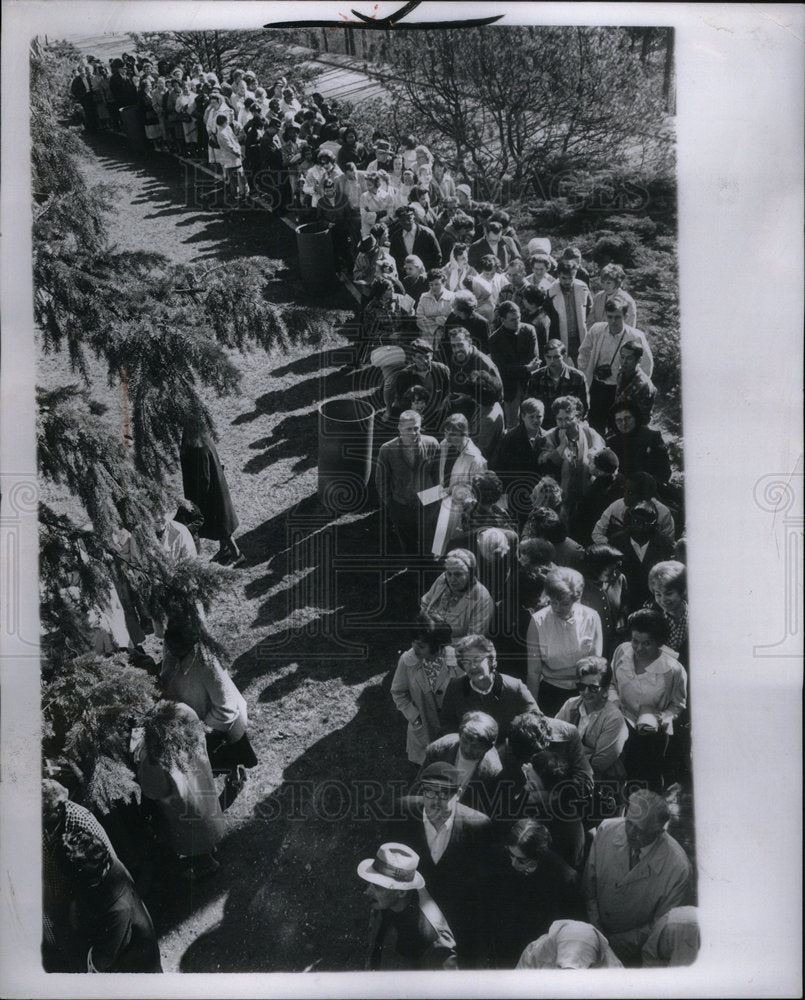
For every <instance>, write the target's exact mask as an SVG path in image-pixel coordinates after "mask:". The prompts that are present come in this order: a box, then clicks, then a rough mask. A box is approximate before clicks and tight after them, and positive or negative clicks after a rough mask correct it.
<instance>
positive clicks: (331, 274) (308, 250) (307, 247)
mask: <svg viewBox="0 0 805 1000" xmlns="http://www.w3.org/2000/svg"><path fill="white" fill-rule="evenodd" d="M296 249H297V252H298V254H299V270H300V272H301V274H302V282H303V284H304V286H305V288H306V289H307V291H308V292H310V293H311V294H312V295H322V294H323V293H324V292H328V291H329V290H330V289H331V288H332V287H333V286H334V285H335V282H336V273H335V255H334V254H333V238H332V236H331V235H330V223H329V222H327V221H326V220H324V219H319V220H318V221H316V222H305V223H303V224H302V225H301V226H297V227H296Z"/></svg>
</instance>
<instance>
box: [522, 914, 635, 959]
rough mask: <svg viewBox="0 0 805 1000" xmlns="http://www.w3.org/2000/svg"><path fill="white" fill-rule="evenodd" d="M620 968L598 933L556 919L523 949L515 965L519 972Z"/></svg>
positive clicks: (595, 930) (573, 921)
mask: <svg viewBox="0 0 805 1000" xmlns="http://www.w3.org/2000/svg"><path fill="white" fill-rule="evenodd" d="M622 967H623V966H622V965H621V962H620V961H619V959H618V957H617V956H616V955H615V953H614V952H613V951H612V949H611V948H610V946H609V944H608V943H607V939H606V938H605V937H604V935H603V934H602V933H601V931H599V930H598V929H597V928H595V927H593V925H592V924H585V923H582V921H580V920H555V921H554V922H553V923H552V924H551V926H550V927H549V928H548V933H547V934H543V935H542V937H541V938H538V939H537V940H536V941H532V942H531V944H529V945H528V946H527V947H526V949H525V951H524V952H523V954H522V955H521V956H520V961H519V962H518V963H517V968H518V969H620V968H622Z"/></svg>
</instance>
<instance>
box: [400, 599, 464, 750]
mask: <svg viewBox="0 0 805 1000" xmlns="http://www.w3.org/2000/svg"><path fill="white" fill-rule="evenodd" d="M450 641H451V630H450V626H449V625H448V624H447V623H446V622H445V621H443V620H442V619H440V618H435V617H431V616H430V615H428V614H425V613H420V614H419V616H418V618H417V624H416V627H415V629H414V633H413V637H412V641H411V648H410V649H408V650H406V651H405V652H404V653H403V654H402V655H401V656H400V659H399V661H398V663H397V669H396V670H395V671H394V678H393V679H392V682H391V697H392V698H393V699H394V704H395V705H396V706H397V709H398V710H399V711H400V712H402V714H403V715H404V716H405V718H406V719H407V720H408V732H407V736H406V746H405V749H406V753H407V754H408V759H409V760H410V761H411V763H412V764H421V763H422V762H423V761H424V759H425V750H426V749H427V747H428V744H430V743H432V742H433V741H434V740H435V739H436V738H437V737H438V735H439V709H440V708H441V707H442V700H443V698H444V692H445V691H446V690H447V685H448V683H449V682H450V681H451V680H452V679H453V678H454V677H462V676H463V671H462V669H461V667H460V666H459V665H458V663H457V661H456V655H455V652H454V651H453V647H452V646H451V645H450Z"/></svg>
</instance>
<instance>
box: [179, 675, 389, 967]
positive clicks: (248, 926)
mask: <svg viewBox="0 0 805 1000" xmlns="http://www.w3.org/2000/svg"><path fill="white" fill-rule="evenodd" d="M389 684H390V680H389V677H388V676H386V677H384V678H383V679H382V680H380V681H379V682H378V679H377V678H374V679H373V680H371V681H369V682H367V684H366V686H365V687H364V689H363V690H362V691H361V693H360V695H359V696H358V699H357V706H358V711H357V714H355V715H354V716H353V718H351V719H350V720H349V721H348V722H347V723H346V724H345V725H343V726H341V727H340V728H338V729H336V730H335V731H333V732H332V733H328V734H327V735H326V736H324V737H322V738H321V739H320V740H318V741H317V742H316V743H314V744H313V745H312V746H311V747H309V748H308V749H307V750H305V752H304V753H302V754H301V755H300V756H299V757H298V758H297V759H296V760H295V761H293V763H291V764H290V765H289V766H288V767H287V768H286V769H285V771H284V773H283V778H282V783H281V784H280V785H279V787H277V788H276V789H275V790H274V791H273V792H271V793H270V794H269V795H268V796H266V797H264V798H263V799H261V800H260V801H259V802H258V803H257V805H256V806H255V808H254V812H253V815H252V817H251V819H249V820H248V821H247V822H246V823H245V824H244V825H243V826H242V827H241V828H240V829H239V830H238V831H237V832H236V833H234V834H233V835H232V836H231V837H230V838H228V840H227V841H226V843H225V845H224V849H223V851H222V861H225V863H226V865H227V867H226V873H225V877H226V884H227V888H228V894H227V898H226V901H225V903H224V907H223V915H222V918H221V920H220V921H219V923H218V924H217V925H216V926H215V927H214V928H213V929H212V930H210V931H208V932H206V933H205V934H203V935H201V936H200V937H198V938H196V940H195V941H193V942H192V944H190V945H189V946H188V948H187V949H186V950H185V952H184V954H183V955H182V958H181V963H180V968H181V970H182V971H183V972H301V971H303V970H305V969H307V968H308V967H310V966H311V965H315V968H316V971H352V970H357V969H361V968H362V967H363V961H364V957H365V955H364V951H363V949H364V947H365V938H366V926H367V920H368V904H367V901H366V900H365V899H364V897H363V889H364V888H365V887H364V886H363V885H362V883H361V882H360V880H359V879H358V878H357V876H356V867H357V865H358V863H359V862H360V861H361V860H362V859H363V858H366V857H372V856H373V855H374V853H375V851H376V849H377V845H378V843H379V842H380V838H382V837H383V836H384V832H385V830H386V826H387V823H388V821H389V819H390V817H391V815H392V812H393V810H392V801H393V799H394V798H396V797H398V796H399V795H401V794H404V793H405V792H406V791H407V790H408V780H407V776H408V773H409V769H408V766H407V762H406V760H405V753H404V747H405V735H404V729H405V723H404V720H403V719H402V716H400V715H399V713H397V712H396V710H395V709H394V706H393V703H392V701H391V695H390V691H389Z"/></svg>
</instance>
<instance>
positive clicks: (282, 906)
mask: <svg viewBox="0 0 805 1000" xmlns="http://www.w3.org/2000/svg"><path fill="white" fill-rule="evenodd" d="M92 148H93V152H94V154H95V155H94V156H93V157H92V158H90V159H89V160H88V162H87V164H86V170H87V174H88V177H89V179H90V180H91V181H97V182H104V183H108V182H112V183H114V184H116V185H117V194H116V199H115V200H116V204H117V215H116V218H115V219H114V220H113V222H112V232H113V239H114V240H115V241H116V242H117V244H118V245H119V246H120V247H121V248H123V249H130V250H136V249H148V250H151V251H158V252H160V253H163V254H164V255H165V256H166V257H168V258H169V259H170V260H172V261H176V262H184V263H192V262H196V261H204V260H208V259H215V260H217V261H226V260H234V259H236V258H239V257H253V256H264V257H268V258H270V259H273V260H277V261H281V262H286V261H287V264H286V263H284V264H283V266H282V267H281V269H280V270H279V271H278V276H277V281H276V287H275V288H272V289H270V291H271V295H272V298H276V299H277V300H278V301H289V302H292V301H295V302H300V303H304V304H307V305H310V304H311V302H310V300H309V299H306V297H305V293H304V289H303V288H302V286H301V283H300V281H299V276H298V273H297V272H296V270H295V268H296V264H295V248H294V241H293V234H292V233H291V232H290V231H289V230H288V229H287V227H285V226H284V225H283V224H282V223H277V222H273V223H272V222H271V221H270V220H268V219H267V217H266V215H265V213H261V212H260V213H257V212H255V213H249V212H245V213H233V214H231V215H230V214H223V213H220V212H214V211H206V210H203V209H200V208H199V207H197V206H195V205H193V204H192V203H190V204H189V203H188V198H187V191H188V189H187V187H186V184H185V178H184V177H183V176H182V174H181V172H180V171H179V170H178V168H177V165H176V164H175V162H173V161H172V160H170V158H168V157H159V156H158V155H152V156H149V157H145V158H141V159H139V160H133V159H132V158H131V156H130V154H129V152H128V150H127V149H126V148H125V146H124V145H123V143H122V140H119V139H117V138H115V137H99V138H96V139H94V140H93V141H92ZM191 201H192V199H191ZM320 308H322V310H324V311H325V313H326V314H327V318H328V319H329V320H330V322H331V323H332V326H333V334H332V341H331V342H330V343H327V344H321V345H318V346H316V347H311V346H310V345H305V344H301V345H298V346H296V347H293V348H291V349H290V350H289V351H288V352H287V353H279V352H277V353H274V354H267V353H266V352H264V351H262V350H255V351H254V352H253V353H250V354H245V355H241V354H237V353H234V354H233V358H234V360H235V362H236V363H237V365H238V367H239V368H240V369H241V371H242V373H243V380H242V385H241V394H240V395H238V396H232V397H228V398H223V399H220V400H213V401H212V406H213V412H214V414H215V418H216V422H217V428H218V431H219V434H220V442H219V452H220V455H221V459H222V461H223V463H224V465H225V468H226V475H227V478H228V481H229V485H230V489H231V491H232V496H233V499H234V502H235V505H236V508H237V511H238V514H239V516H240V522H241V523H240V528H239V530H238V532H237V536H238V540H239V544H240V545H241V548H242V550H243V552H244V553H245V555H246V557H247V565H246V566H245V567H244V568H243V570H242V571H240V575H239V578H238V582H237V583H236V584H235V585H233V586H232V588H231V589H230V590H229V591H228V592H227V593H225V594H224V595H223V596H222V598H221V599H220V600H219V601H218V603H217V604H216V606H215V607H214V609H213V611H212V614H211V616H210V619H211V627H212V629H213V631H214V633H215V634H216V636H217V637H218V638H219V639H220V640H221V641H222V642H223V643H224V645H225V647H226V648H227V650H228V651H229V666H230V669H231V672H232V674H233V677H234V678H235V681H236V683H237V684H238V685H239V687H240V688H241V689H242V690H243V692H244V694H245V696H246V699H247V701H248V705H249V715H250V731H251V739H252V743H253V745H254V747H255V750H256V752H257V755H258V758H259V761H260V762H259V764H258V766H257V767H256V768H255V769H254V770H253V771H251V772H250V776H249V782H248V784H247V787H246V789H245V791H244V792H243V793H242V795H241V797H240V798H239V799H238V801H237V802H236V803H235V805H234V806H233V807H232V810H230V814H229V815H230V828H229V833H228V836H227V837H226V839H225V841H224V842H223V843H222V845H221V848H220V849H219V853H220V856H221V862H222V865H221V870H220V871H219V872H218V873H217V874H216V875H215V876H214V877H213V878H211V879H209V880H208V881H205V882H202V883H200V884H198V885H197V886H194V887H193V888H192V889H191V888H188V887H185V886H183V885H179V886H177V884H176V882H175V881H173V880H172V881H170V882H167V881H164V882H160V880H159V878H158V879H157V882H156V884H155V887H154V889H153V890H152V892H151V893H150V895H149V896H148V898H147V903H148V905H149V908H150V910H151V913H152V916H153V918H154V922H155V924H156V926H157V930H158V933H159V935H160V938H161V950H162V957H163V964H164V968H165V970H166V971H179V970H181V971H194V972H214V971H222V972H235V971H244V972H251V971H254V972H257V971H260V972H266V971H302V970H303V969H305V968H307V967H309V966H313V967H315V969H316V970H336V969H356V968H360V967H361V961H362V947H363V941H364V929H365V921H366V912H367V911H366V905H365V901H364V900H363V899H362V896H361V883H360V882H359V880H358V879H357V877H356V876H355V867H356V865H357V863H358V861H360V860H361V859H362V858H363V857H367V856H368V855H369V854H373V853H374V849H375V847H376V843H377V836H378V835H379V828H378V825H377V823H376V822H374V821H372V820H370V819H363V818H361V817H360V815H358V814H359V813H361V806H360V802H358V803H357V804H356V801H355V798H356V796H358V797H360V796H363V797H364V799H366V798H371V797H374V796H376V795H377V794H379V792H380V789H381V788H385V786H386V784H387V782H388V780H389V779H395V778H396V779H406V778H407V777H408V771H407V768H408V764H407V761H406V758H405V754H404V722H403V720H402V717H401V716H400V715H399V714H398V713H397V712H396V711H395V709H394V708H393V705H392V703H391V698H390V695H389V691H388V684H389V671H390V669H391V668H392V667H393V666H394V665H395V664H396V658H397V655H396V654H397V650H400V649H402V648H403V647H404V646H405V647H406V648H407V644H408V643H407V630H406V629H405V628H395V627H390V626H389V625H388V624H387V622H388V621H400V620H403V619H404V618H405V617H406V616H407V617H408V618H410V617H412V615H413V613H414V611H415V609H416V606H417V596H418V594H419V593H421V592H422V590H421V589H420V588H421V587H423V583H422V582H420V580H418V579H417V577H416V575H415V574H411V573H409V574H406V575H403V576H398V577H396V578H395V579H394V580H393V581H392V582H391V583H390V585H389V586H388V587H384V586H383V574H382V572H381V570H380V566H379V560H378V556H377V552H378V537H377V534H378V533H377V523H378V522H377V515H376V513H374V512H373V508H372V507H367V508H366V509H365V510H364V511H361V512H357V513H355V514H351V515H345V516H343V517H341V518H339V519H338V520H337V521H336V522H333V518H332V515H331V514H330V513H329V512H328V511H327V510H325V509H324V508H323V507H322V506H321V505H320V503H319V501H318V498H317V493H316V489H317V474H316V464H317V426H318V425H317V420H318V417H317V408H318V404H319V402H320V401H321V400H323V399H328V398H333V397H338V396H342V395H345V394H350V395H355V394H359V395H362V394H366V393H368V392H370V391H371V390H372V386H364V385H360V384H358V385H356V384H355V380H354V378H353V377H352V376H348V375H346V374H344V373H342V372H341V371H340V368H341V366H342V365H343V364H344V362H345V361H346V360H347V358H348V355H349V352H348V350H345V349H344V345H345V344H347V343H348V342H347V340H346V339H345V337H344V336H343V335H342V334H341V333H339V329H343V327H342V326H341V324H342V323H343V321H344V320H345V319H346V318H348V317H349V316H351V315H352V310H351V303H350V300H349V299H348V298H347V297H346V296H345V295H344V293H343V292H341V291H340V290H338V291H336V292H335V293H334V295H333V296H332V297H331V299H328V300H327V301H326V302H324V303H321V304H320ZM61 369H62V364H61V361H60V359H58V358H56V359H47V358H46V359H45V360H44V362H43V365H42V372H41V374H42V378H41V381H44V382H45V383H52V382H54V381H56V380H59V379H60V378H61V375H62V372H61ZM97 374H98V378H97V380H96V381H95V384H94V386H93V393H94V394H95V395H96V396H98V397H100V398H103V399H104V400H105V401H106V402H107V403H108V404H109V405H110V417H111V418H112V419H119V420H121V421H122V409H121V394H120V391H119V389H118V388H117V387H112V388H108V387H107V386H106V385H105V380H104V378H103V373H101V372H100V371H98V373H97ZM177 443H178V442H177ZM174 482H175V496H176V497H178V496H180V495H181V480H180V477H178V476H176V477H175V480H174ZM205 545H206V546H207V548H206V549H205V550H204V553H203V554H204V555H206V556H209V555H211V554H212V551H213V549H214V548H215V546H214V544H213V543H205ZM356 557H357V558H356ZM432 576H433V572H432V571H431V572H430V573H429V577H430V578H432ZM429 582H430V579H428V583H429ZM356 782H357V783H358V784H356ZM350 788H351V789H352V790H351V791H350ZM350 816H351V818H349V817H350Z"/></svg>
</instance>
